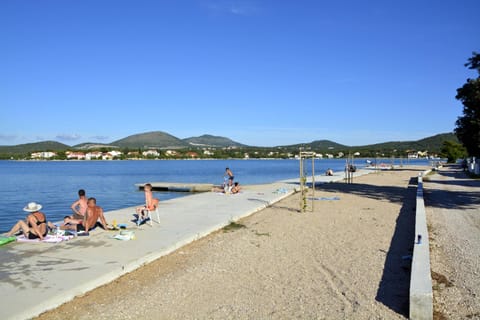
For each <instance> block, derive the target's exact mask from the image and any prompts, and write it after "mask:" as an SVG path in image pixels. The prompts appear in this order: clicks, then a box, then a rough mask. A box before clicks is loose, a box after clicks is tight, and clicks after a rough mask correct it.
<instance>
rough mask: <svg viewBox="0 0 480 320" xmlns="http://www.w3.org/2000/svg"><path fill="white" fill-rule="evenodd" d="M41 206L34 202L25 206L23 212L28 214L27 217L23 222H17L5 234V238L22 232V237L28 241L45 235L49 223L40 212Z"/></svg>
mask: <svg viewBox="0 0 480 320" xmlns="http://www.w3.org/2000/svg"><path fill="white" fill-rule="evenodd" d="M41 209H42V206H41V205H40V204H38V203H35V202H30V203H29V204H27V206H26V207H25V208H23V211H26V212H29V215H28V216H27V217H26V218H25V221H24V220H19V221H18V222H17V223H16V224H15V225H14V226H13V228H12V229H11V230H10V231H9V232H8V233H7V236H9V237H10V236H12V235H14V234H17V233H18V232H19V231H22V233H23V235H24V236H25V237H26V238H28V239H40V240H43V238H44V237H45V236H46V235H47V232H48V226H49V225H51V223H48V222H47V217H46V216H45V214H44V213H43V212H40V210H41Z"/></svg>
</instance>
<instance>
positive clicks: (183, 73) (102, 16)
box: [0, 0, 480, 146]
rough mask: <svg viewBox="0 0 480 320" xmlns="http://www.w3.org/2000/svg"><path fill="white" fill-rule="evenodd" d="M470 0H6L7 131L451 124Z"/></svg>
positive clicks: (61, 133)
mask: <svg viewBox="0 0 480 320" xmlns="http://www.w3.org/2000/svg"><path fill="white" fill-rule="evenodd" d="M478 12H480V1H478V0H457V1H454V0H445V1H438V0H437V1H430V0H425V1H418V0H415V1H414V0H404V1H393V0H374V1H357V0H344V1H322V0H317V1H302V0H295V1H294V0H291V1H287V0H271V1H254V0H252V1H241V0H238V1H236V0H232V1H229V0H225V1H219V0H218V1H217V0H190V1H187V0H184V1H183V0H178V1H174V0H164V1H162V0H158V1H153V0H152V1H146V0H136V1H133V0H131V1H122V0H77V1H74V0H58V1H54V0H1V1H0V48H1V49H0V145H14V144H19V143H28V142H36V141H43V140H57V141H59V142H63V143H66V144H68V145H75V144H78V143H81V142H104V143H108V142H112V141H114V140H117V139H120V138H124V137H126V136H129V135H132V134H136V133H142V132H148V131H157V130H160V131H165V132H168V133H170V134H173V135H175V136H177V137H179V138H187V137H191V136H198V135H202V134H205V133H208V134H214V135H222V136H226V137H229V138H232V139H233V140H236V141H238V142H241V143H245V144H250V145H259V146H275V145H284V144H292V143H301V142H310V141H313V140H321V139H329V140H333V141H335V142H339V143H342V144H346V145H353V146H355V145H363V144H371V143H377V142H385V141H397V140H417V139H421V138H424V137H427V136H430V135H434V134H438V133H444V132H451V131H452V130H453V128H454V124H455V120H456V119H457V117H458V116H460V115H461V114H462V105H461V104H460V103H459V102H458V101H457V100H455V94H456V89H457V88H458V87H461V86H462V85H463V83H465V80H466V79H467V78H468V77H474V76H475V73H474V72H473V71H471V70H468V69H467V68H465V67H464V63H466V61H467V59H468V58H469V57H471V55H472V52H473V51H477V52H478V51H480V19H478Z"/></svg>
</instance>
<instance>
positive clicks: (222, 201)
mask: <svg viewBox="0 0 480 320" xmlns="http://www.w3.org/2000/svg"><path fill="white" fill-rule="evenodd" d="M368 172H369V171H360V172H358V173H356V175H361V174H365V173H368ZM342 179H343V175H336V176H333V177H325V176H318V178H317V177H316V181H317V182H319V183H320V182H331V181H340V180H342ZM297 183H298V179H297V180H292V181H287V182H279V183H273V184H267V185H254V186H248V187H245V189H244V190H243V191H242V193H240V194H237V195H224V194H217V193H212V192H208V193H201V194H195V195H191V196H187V197H182V198H177V199H172V200H168V201H163V202H161V203H160V207H159V210H160V219H161V223H160V224H156V223H154V224H153V226H149V225H142V226H140V227H136V225H135V224H134V223H133V222H132V221H131V220H132V219H133V213H134V208H133V207H132V208H126V209H121V210H115V211H110V212H107V213H106V217H107V220H108V222H109V223H111V222H112V221H113V220H114V219H115V220H116V222H117V223H127V224H128V229H129V230H134V231H135V236H136V240H130V241H120V240H116V239H113V238H112V237H113V236H114V235H115V234H118V232H114V231H103V230H101V229H100V230H95V231H93V232H90V236H89V237H78V238H74V239H71V240H69V241H65V242H61V243H58V244H47V243H19V242H15V243H10V244H7V245H5V246H2V247H0V292H1V293H2V294H3V296H2V298H1V300H0V319H27V318H31V317H34V316H36V315H39V314H40V313H42V312H44V311H47V310H50V309H53V308H55V307H57V306H59V305H61V304H63V303H65V302H67V301H69V300H72V299H73V298H74V297H75V296H78V295H81V294H84V293H86V292H88V291H90V290H92V289H95V288H97V287H99V286H101V285H104V284H106V283H108V282H111V281H113V280H114V279H116V278H118V277H120V276H121V275H123V274H125V273H128V272H130V271H132V270H134V269H136V268H138V267H140V266H142V265H143V264H146V263H148V262H151V261H153V260H155V259H158V258H160V257H162V256H164V255H167V254H169V253H171V252H173V251H175V250H176V249H178V248H180V247H182V246H184V245H186V244H188V243H190V242H192V241H195V240H197V239H199V238H201V237H204V236H206V235H208V234H210V233H212V232H214V231H216V230H219V229H221V228H222V227H224V226H226V225H228V224H229V223H230V222H231V221H236V220H238V219H240V218H243V217H246V216H248V215H251V214H252V213H255V212H257V211H260V210H262V209H264V208H265V207H267V206H269V205H271V204H273V203H275V202H277V201H280V200H281V199H283V198H285V197H287V196H289V195H291V194H292V193H294V192H295V189H296V188H298V184H297ZM99 205H101V204H99ZM155 218H156V217H155V215H154V220H155Z"/></svg>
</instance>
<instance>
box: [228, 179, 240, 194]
mask: <svg viewBox="0 0 480 320" xmlns="http://www.w3.org/2000/svg"><path fill="white" fill-rule="evenodd" d="M230 192H231V193H233V194H235V193H239V192H240V184H239V183H238V182H235V185H234V186H233V187H232V189H231V190H230Z"/></svg>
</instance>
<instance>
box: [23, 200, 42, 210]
mask: <svg viewBox="0 0 480 320" xmlns="http://www.w3.org/2000/svg"><path fill="white" fill-rule="evenodd" d="M40 209H42V205H40V204H38V203H36V202H30V203H29V204H27V206H26V207H25V208H23V211H27V212H36V211H38V210H40Z"/></svg>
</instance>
